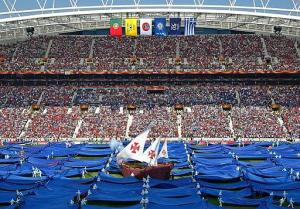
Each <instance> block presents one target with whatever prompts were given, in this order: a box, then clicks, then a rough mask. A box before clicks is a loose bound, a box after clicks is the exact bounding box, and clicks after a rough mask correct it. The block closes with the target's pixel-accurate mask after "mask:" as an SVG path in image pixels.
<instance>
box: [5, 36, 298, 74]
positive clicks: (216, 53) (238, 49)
mask: <svg viewBox="0 0 300 209" xmlns="http://www.w3.org/2000/svg"><path fill="white" fill-rule="evenodd" d="M0 49H1V51H0V73H1V74H30V73H32V74H45V73H46V74H81V73H82V74H151V73H155V74H160V73H161V74H185V73H186V74H188V73H196V74H221V73H224V74H225V73H226V74H228V73H237V74H238V73H240V74H249V73H299V66H300V61H299V60H300V57H299V54H300V48H299V44H298V42H297V40H294V39H291V38H287V37H284V36H266V35H265V36H263V35H243V34H237V35H196V36H167V37H157V36H147V37H108V36H102V37H101V36H100V37H92V36H38V37H32V38H29V39H27V40H25V41H20V42H18V43H17V44H5V45H0ZM162 52H163V53H162Z"/></svg>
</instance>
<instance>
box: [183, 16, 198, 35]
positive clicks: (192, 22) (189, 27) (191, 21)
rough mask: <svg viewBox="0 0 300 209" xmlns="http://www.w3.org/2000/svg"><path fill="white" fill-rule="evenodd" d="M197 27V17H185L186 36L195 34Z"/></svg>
mask: <svg viewBox="0 0 300 209" xmlns="http://www.w3.org/2000/svg"><path fill="white" fill-rule="evenodd" d="M195 27H196V19H195V18H193V17H191V18H185V20H184V35H185V36H193V35H195Z"/></svg>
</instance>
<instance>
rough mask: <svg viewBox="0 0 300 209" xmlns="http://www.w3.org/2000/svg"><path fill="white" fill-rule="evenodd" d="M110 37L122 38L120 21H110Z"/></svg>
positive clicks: (117, 19)
mask: <svg viewBox="0 0 300 209" xmlns="http://www.w3.org/2000/svg"><path fill="white" fill-rule="evenodd" d="M110 35H111V36H122V19H121V18H112V19H110Z"/></svg>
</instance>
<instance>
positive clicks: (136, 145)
mask: <svg viewBox="0 0 300 209" xmlns="http://www.w3.org/2000/svg"><path fill="white" fill-rule="evenodd" d="M130 150H131V153H136V152H138V151H139V150H140V144H139V143H138V142H134V143H133V144H132V145H131V147H130Z"/></svg>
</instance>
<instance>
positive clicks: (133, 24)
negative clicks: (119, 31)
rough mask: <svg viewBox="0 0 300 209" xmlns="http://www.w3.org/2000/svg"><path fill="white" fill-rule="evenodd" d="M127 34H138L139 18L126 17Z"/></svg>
mask: <svg viewBox="0 0 300 209" xmlns="http://www.w3.org/2000/svg"><path fill="white" fill-rule="evenodd" d="M125 34H126V36H137V19H125Z"/></svg>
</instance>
